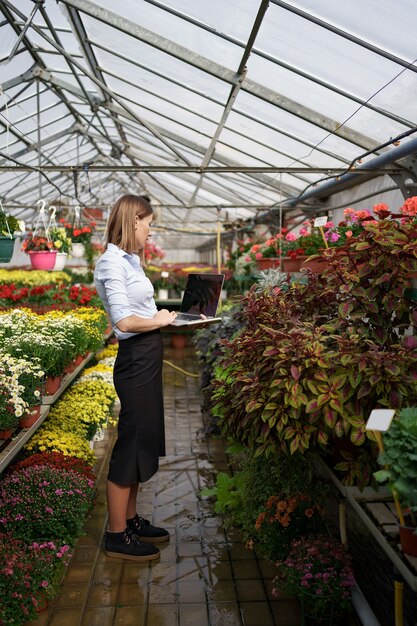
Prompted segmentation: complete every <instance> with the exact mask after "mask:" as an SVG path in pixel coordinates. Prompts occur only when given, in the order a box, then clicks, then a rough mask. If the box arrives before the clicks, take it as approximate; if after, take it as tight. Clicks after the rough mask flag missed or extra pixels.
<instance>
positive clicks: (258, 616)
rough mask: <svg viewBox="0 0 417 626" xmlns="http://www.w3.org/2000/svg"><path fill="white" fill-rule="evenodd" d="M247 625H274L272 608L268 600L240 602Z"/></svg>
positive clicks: (243, 618)
mask: <svg viewBox="0 0 417 626" xmlns="http://www.w3.org/2000/svg"><path fill="white" fill-rule="evenodd" d="M239 606H240V610H241V615H242V621H243V623H244V625H245V626H261V625H262V626H274V619H273V617H272V613H271V609H270V608H269V605H268V603H266V602H240V605H239Z"/></svg>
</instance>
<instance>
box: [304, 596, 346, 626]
mask: <svg viewBox="0 0 417 626" xmlns="http://www.w3.org/2000/svg"><path fill="white" fill-rule="evenodd" d="M300 608H301V626H339V624H340V621H341V620H340V611H338V607H337V597H336V596H317V595H314V594H312V593H308V592H307V591H304V590H303V591H302V592H301V593H300Z"/></svg>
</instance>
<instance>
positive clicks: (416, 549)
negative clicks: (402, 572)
mask: <svg viewBox="0 0 417 626" xmlns="http://www.w3.org/2000/svg"><path fill="white" fill-rule="evenodd" d="M404 521H405V522H406V524H405V525H404V526H403V525H402V524H398V528H399V531H400V542H401V547H402V549H403V552H404V554H408V555H409V556H416V557H417V535H416V534H415V533H416V530H417V529H416V527H415V526H409V525H408V524H410V523H411V519H410V517H409V516H405V520H404Z"/></svg>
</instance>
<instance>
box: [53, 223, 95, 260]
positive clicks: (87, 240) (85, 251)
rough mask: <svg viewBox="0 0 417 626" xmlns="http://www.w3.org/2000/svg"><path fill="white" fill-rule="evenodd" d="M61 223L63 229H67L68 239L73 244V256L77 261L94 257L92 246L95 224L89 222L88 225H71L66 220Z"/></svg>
mask: <svg viewBox="0 0 417 626" xmlns="http://www.w3.org/2000/svg"><path fill="white" fill-rule="evenodd" d="M59 223H60V224H61V227H62V228H64V229H65V231H66V234H67V237H69V239H70V240H71V242H72V248H71V256H73V257H74V258H76V259H80V258H82V257H83V256H84V255H88V256H89V257H91V258H92V257H93V256H94V253H93V248H92V244H91V238H92V236H93V232H94V228H95V226H96V223H95V222H89V223H88V224H81V223H78V224H70V223H69V222H67V221H66V220H65V219H60V220H59Z"/></svg>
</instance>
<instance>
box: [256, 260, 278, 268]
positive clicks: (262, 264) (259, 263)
mask: <svg viewBox="0 0 417 626" xmlns="http://www.w3.org/2000/svg"><path fill="white" fill-rule="evenodd" d="M279 265H280V258H279V257H269V258H267V259H256V267H257V268H258V270H267V269H269V268H271V267H279Z"/></svg>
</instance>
